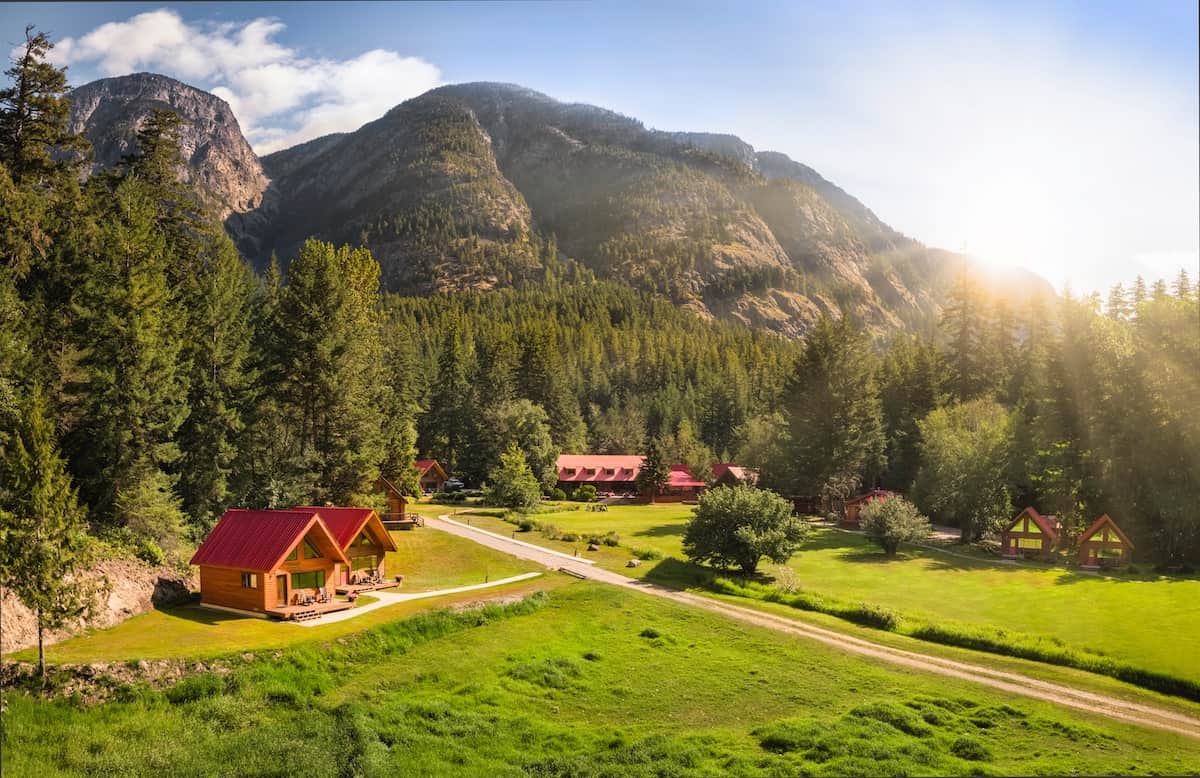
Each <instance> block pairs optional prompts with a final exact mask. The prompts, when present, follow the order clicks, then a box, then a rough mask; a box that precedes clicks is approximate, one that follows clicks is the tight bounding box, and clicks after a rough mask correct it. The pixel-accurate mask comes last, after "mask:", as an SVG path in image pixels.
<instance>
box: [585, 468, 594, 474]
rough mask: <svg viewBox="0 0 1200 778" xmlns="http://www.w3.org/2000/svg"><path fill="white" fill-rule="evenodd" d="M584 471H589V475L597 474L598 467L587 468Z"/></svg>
mask: <svg viewBox="0 0 1200 778" xmlns="http://www.w3.org/2000/svg"><path fill="white" fill-rule="evenodd" d="M583 472H585V473H587V474H588V475H595V474H596V468H594V467H589V468H587V469H586V470H584V471H583Z"/></svg>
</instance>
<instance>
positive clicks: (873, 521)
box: [858, 496, 929, 556]
mask: <svg viewBox="0 0 1200 778" xmlns="http://www.w3.org/2000/svg"><path fill="white" fill-rule="evenodd" d="M858 521H859V525H860V526H861V527H862V529H863V531H864V532H865V533H866V534H867V537H869V538H871V540H873V541H875V542H876V543H878V544H879V546H880V548H882V549H883V552H884V553H885V554H887V555H888V556H895V555H896V550H897V549H898V548H900V544H901V543H919V542H921V541H923V540H925V539H926V538H927V537H929V519H927V518H925V517H924V516H922V515H921V513H920V511H918V510H917V506H915V505H913V504H912V503H911V502H909V501H908V500H906V499H904V498H903V497H899V496H896V497H889V498H887V499H885V500H873V501H871V502H869V503H867V504H866V505H865V506H863V509H862V510H861V511H859V514H858Z"/></svg>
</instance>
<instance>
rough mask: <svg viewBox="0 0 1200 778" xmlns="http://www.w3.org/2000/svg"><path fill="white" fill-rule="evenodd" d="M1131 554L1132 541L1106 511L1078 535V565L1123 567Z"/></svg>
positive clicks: (1127, 562)
mask: <svg viewBox="0 0 1200 778" xmlns="http://www.w3.org/2000/svg"><path fill="white" fill-rule="evenodd" d="M1132 554H1133V541H1131V540H1130V539H1129V536H1128V535H1126V534H1125V533H1124V532H1122V531H1121V528H1120V527H1118V526H1117V523H1116V522H1115V521H1113V520H1112V519H1111V518H1110V517H1109V515H1108V514H1107V513H1106V514H1104V515H1103V516H1101V517H1100V518H1098V519H1096V521H1095V522H1094V523H1093V524H1092V526H1090V527H1088V528H1087V530H1086V531H1085V532H1084V533H1083V534H1082V535H1080V536H1079V566H1080V567H1087V568H1097V567H1123V566H1125V565H1127V564H1129V559H1130V556H1131V555H1132Z"/></svg>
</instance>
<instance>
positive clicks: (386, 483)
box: [375, 476, 421, 529]
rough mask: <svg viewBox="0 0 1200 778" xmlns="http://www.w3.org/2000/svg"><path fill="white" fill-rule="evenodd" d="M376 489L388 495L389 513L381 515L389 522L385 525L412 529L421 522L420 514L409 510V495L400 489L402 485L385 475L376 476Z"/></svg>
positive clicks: (393, 527)
mask: <svg viewBox="0 0 1200 778" xmlns="http://www.w3.org/2000/svg"><path fill="white" fill-rule="evenodd" d="M375 491H377V492H383V494H384V496H386V497H387V503H388V509H387V513H385V514H383V515H382V516H380V517H379V518H380V519H382V520H383V521H384V522H387V523H386V524H385V525H384V526H385V527H391V528H392V529H411V528H413V527H415V526H418V525H419V524H420V523H421V517H420V516H418V515H417V514H415V513H409V512H408V496H407V495H405V494H404V492H402V491H400V487H398V486H396V485H395V484H394V483H392V482H391V481H390V480H388V479H387V478H384V477H383V476H379V477H378V478H376V479H375Z"/></svg>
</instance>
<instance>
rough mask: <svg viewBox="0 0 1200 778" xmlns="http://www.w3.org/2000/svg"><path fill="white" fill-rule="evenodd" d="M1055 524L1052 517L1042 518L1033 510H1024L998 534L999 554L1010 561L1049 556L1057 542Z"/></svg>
mask: <svg viewBox="0 0 1200 778" xmlns="http://www.w3.org/2000/svg"><path fill="white" fill-rule="evenodd" d="M1055 523H1056V522H1055V518H1054V517H1053V516H1043V515H1042V514H1040V513H1038V512H1037V510H1035V509H1034V508H1026V509H1025V510H1023V511H1021V512H1020V513H1018V514H1017V517H1016V518H1015V519H1013V520H1012V521H1011V522H1009V524H1008V526H1007V527H1006V528H1005V529H1004V531H1002V532H1001V533H1000V551H1001V553H1002V554H1003V555H1004V556H1005V557H1008V558H1010V559H1015V558H1017V557H1038V558H1045V557H1048V556H1050V554H1051V553H1052V552H1053V551H1054V544H1055V543H1056V542H1057V541H1058V532H1057V530H1056V529H1055Z"/></svg>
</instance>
